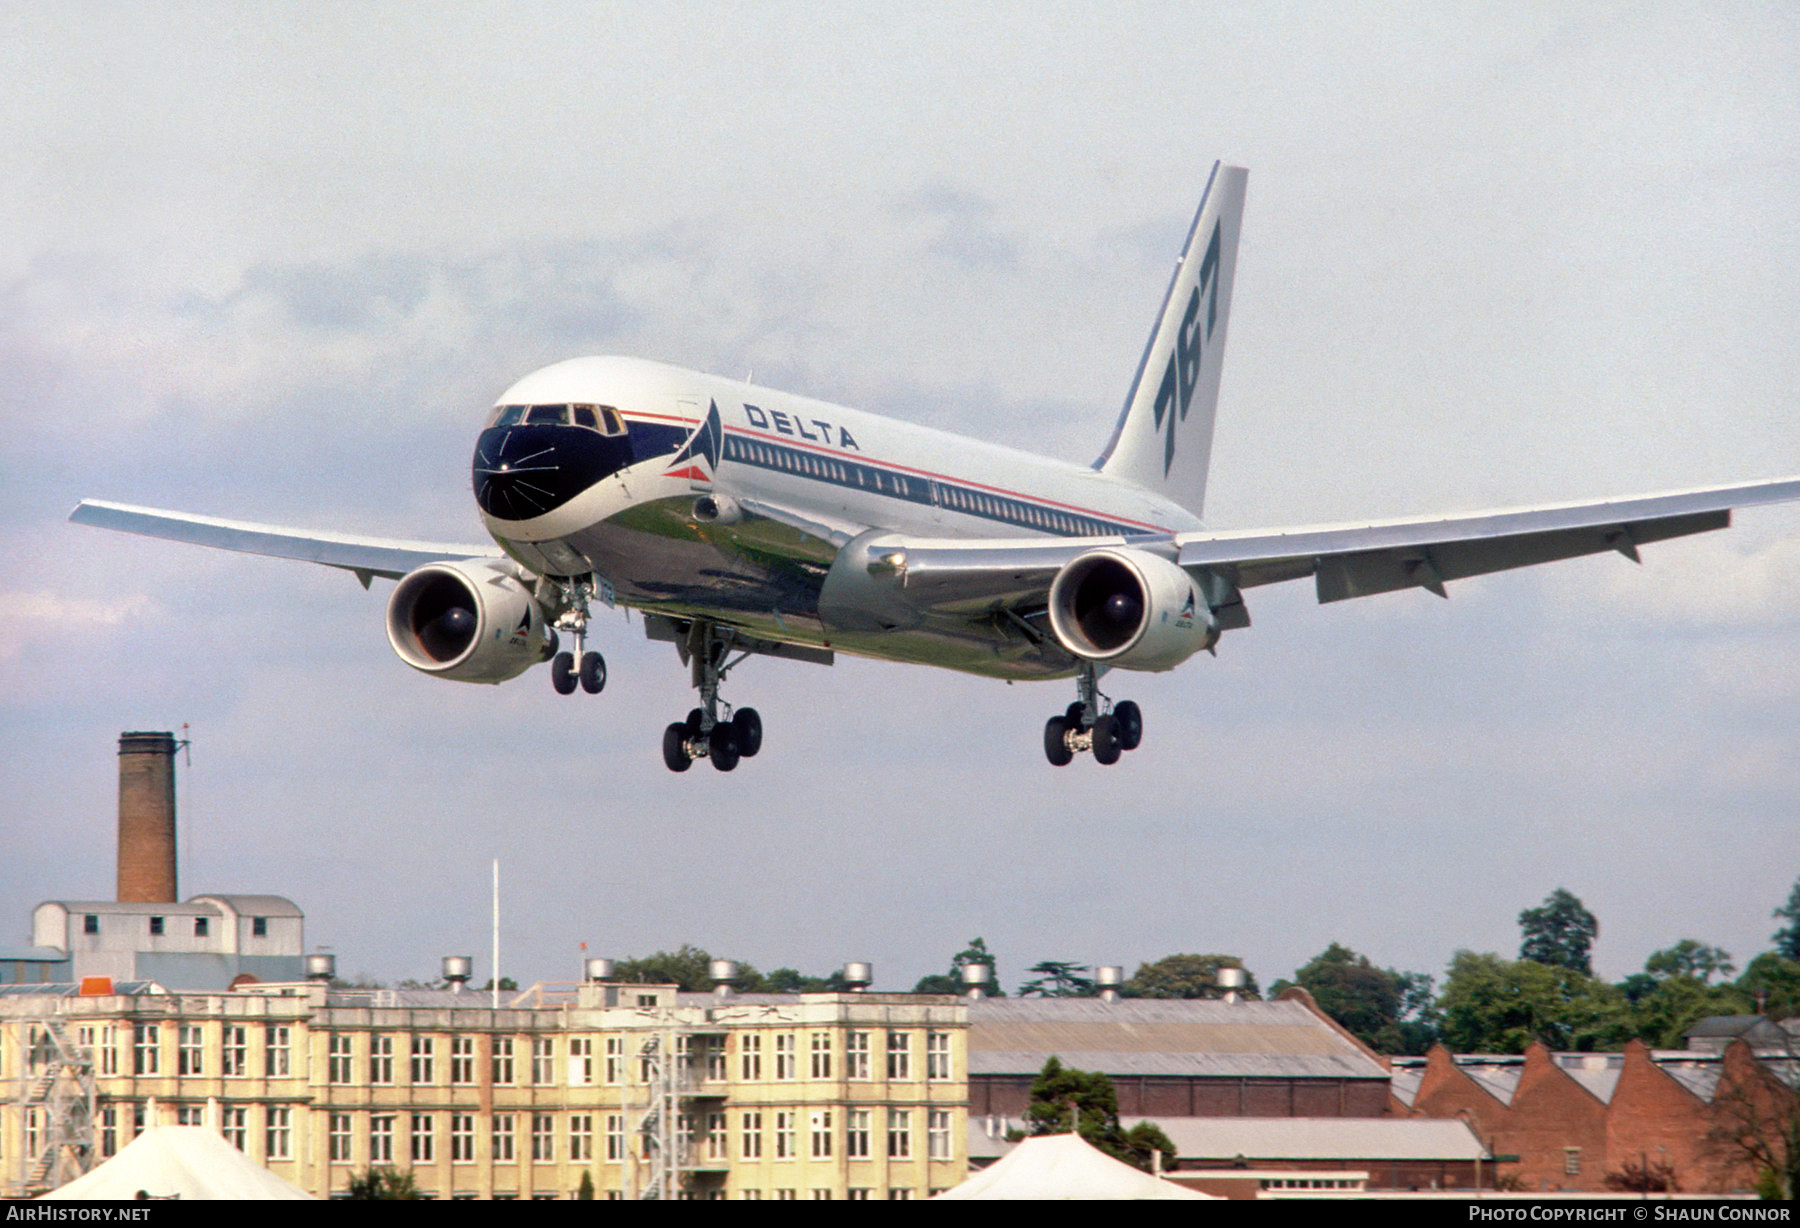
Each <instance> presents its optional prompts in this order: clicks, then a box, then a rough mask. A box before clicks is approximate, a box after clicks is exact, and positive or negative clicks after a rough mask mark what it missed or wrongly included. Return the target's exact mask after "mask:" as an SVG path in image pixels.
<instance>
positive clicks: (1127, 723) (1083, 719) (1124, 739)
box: [1044, 662, 1144, 767]
mask: <svg viewBox="0 0 1800 1228" xmlns="http://www.w3.org/2000/svg"><path fill="white" fill-rule="evenodd" d="M1075 680H1076V685H1077V687H1078V688H1079V690H1080V696H1081V697H1080V698H1079V699H1077V700H1076V701H1075V702H1074V703H1072V704H1070V705H1069V706H1068V709H1067V710H1066V711H1064V712H1063V713H1062V714H1061V715H1060V716H1053V717H1051V718H1050V719H1049V720H1048V721H1046V722H1045V723H1044V758H1046V759H1048V760H1049V761H1050V764H1051V766H1052V767H1064V766H1066V765H1067V764H1068V763H1070V762H1071V761H1072V760H1073V759H1074V758H1075V755H1076V753H1077V752H1079V751H1092V752H1093V754H1094V762H1096V763H1100V764H1105V765H1108V766H1110V765H1112V764H1114V763H1117V762H1118V761H1119V756H1120V755H1122V754H1123V753H1124V752H1126V751H1128V750H1136V749H1137V748H1138V743H1140V742H1142V741H1143V740H1144V714H1143V713H1142V712H1141V711H1140V710H1139V709H1138V706H1137V705H1136V704H1135V703H1133V702H1132V701H1131V700H1129V699H1127V700H1125V701H1124V702H1122V703H1117V704H1112V703H1111V701H1107V702H1108V704H1109V705H1110V707H1111V711H1103V710H1102V708H1101V700H1102V698H1103V697H1102V696H1101V694H1100V688H1099V686H1098V674H1097V672H1096V671H1095V669H1094V666H1093V664H1092V663H1091V662H1084V663H1083V664H1082V666H1081V670H1080V672H1079V673H1078V674H1076V678H1075Z"/></svg>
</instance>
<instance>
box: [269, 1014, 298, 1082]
mask: <svg viewBox="0 0 1800 1228" xmlns="http://www.w3.org/2000/svg"><path fill="white" fill-rule="evenodd" d="M289 1038H290V1033H289V1031H288V1026H287V1025H286V1024H285V1023H271V1024H270V1025H269V1026H268V1028H267V1029H266V1030H265V1031H264V1033H263V1074H264V1075H266V1076H267V1077H268V1078H271V1079H285V1078H287V1076H288V1070H289V1064H290V1061H291V1051H290V1048H289Z"/></svg>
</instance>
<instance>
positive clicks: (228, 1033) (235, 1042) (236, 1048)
mask: <svg viewBox="0 0 1800 1228" xmlns="http://www.w3.org/2000/svg"><path fill="white" fill-rule="evenodd" d="M224 1035H225V1048H224V1052H223V1056H222V1057H221V1060H220V1062H219V1073H221V1074H223V1075H224V1076H225V1077H226V1078H229V1079H241V1078H243V1077H244V1076H245V1075H248V1074H249V1073H250V1041H249V1035H248V1033H247V1032H246V1030H245V1028H244V1027H243V1025H242V1024H236V1023H228V1024H226V1025H225V1028H224Z"/></svg>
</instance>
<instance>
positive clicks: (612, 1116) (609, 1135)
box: [606, 1113, 625, 1161]
mask: <svg viewBox="0 0 1800 1228" xmlns="http://www.w3.org/2000/svg"><path fill="white" fill-rule="evenodd" d="M606 1158H607V1159H609V1160H614V1161H617V1160H623V1159H624V1158H625V1118H624V1117H622V1116H620V1115H619V1114H617V1113H608V1114H607V1115H606Z"/></svg>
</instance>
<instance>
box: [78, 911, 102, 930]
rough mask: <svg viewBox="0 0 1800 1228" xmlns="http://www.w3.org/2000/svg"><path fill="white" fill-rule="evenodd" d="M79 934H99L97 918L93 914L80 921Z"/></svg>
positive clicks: (98, 920) (98, 919)
mask: <svg viewBox="0 0 1800 1228" xmlns="http://www.w3.org/2000/svg"><path fill="white" fill-rule="evenodd" d="M81 932H82V933H84V934H98V933H99V932H100V918H99V916H98V915H96V914H94V913H89V914H87V916H85V917H83V918H82V919H81Z"/></svg>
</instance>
